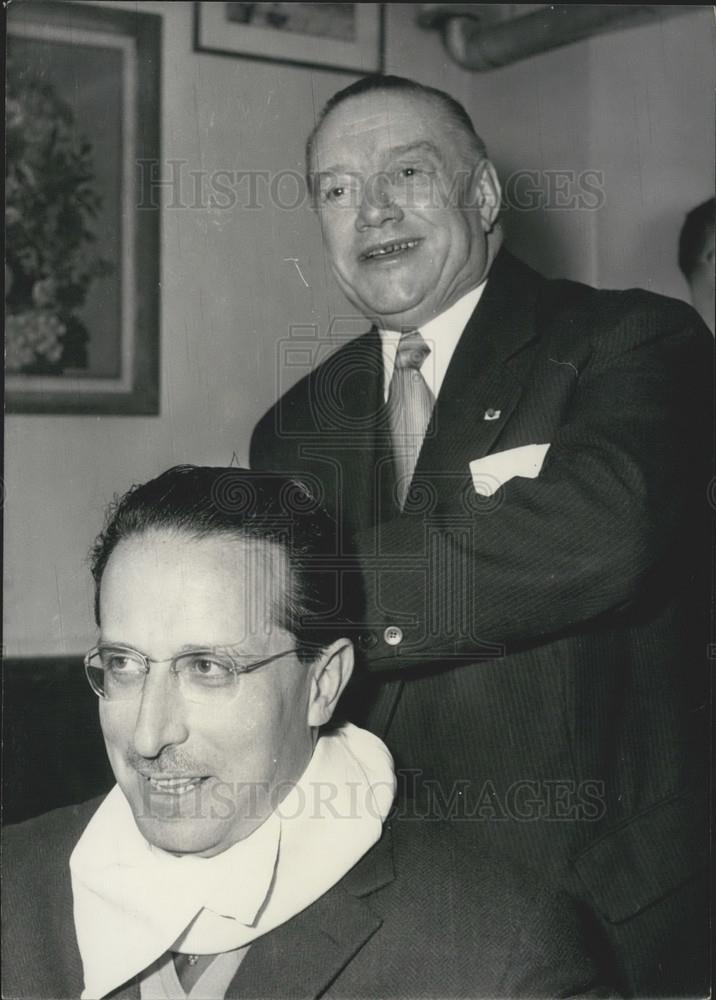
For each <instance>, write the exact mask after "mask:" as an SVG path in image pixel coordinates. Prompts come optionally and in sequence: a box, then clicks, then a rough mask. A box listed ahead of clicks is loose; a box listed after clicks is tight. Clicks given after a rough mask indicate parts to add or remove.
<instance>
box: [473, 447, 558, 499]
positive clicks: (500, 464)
mask: <svg viewBox="0 0 716 1000" xmlns="http://www.w3.org/2000/svg"><path fill="white" fill-rule="evenodd" d="M548 451H549V445H548V444H524V445H522V447H521V448H509V449H508V450H507V451H498V452H495V454H494V455H486V456H485V457H484V458H476V459H475V460H474V461H472V462H470V472H471V473H472V484H473V486H474V487H475V492H476V493H479V494H480V496H483V497H491V496H492V494H493V493H496V492H497V490H499V488H500V486H504V485H505V483H506V482H509V480H510V479H513V478H514V477H515V476H523V477H525V478H526V479H535V478H536V477H537V476H538V475H539V473H540V469H541V468H542V463H543V462H544V459H545V455H546V454H547V452H548Z"/></svg>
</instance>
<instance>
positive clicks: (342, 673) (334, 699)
mask: <svg viewBox="0 0 716 1000" xmlns="http://www.w3.org/2000/svg"><path fill="white" fill-rule="evenodd" d="M354 661H355V655H354V652H353V643H352V642H351V641H350V639H336V641H335V642H332V643H331V645H330V646H326V648H325V649H324V650H322V651H321V653H320V655H319V656H318V658H317V659H316V660H315V662H314V663H312V664H311V667H310V670H311V691H310V695H309V701H308V724H309V726H311V727H312V728H316V727H318V726H324V725H325V724H326V723H327V722H329V721H330V719H331V716H332V715H333V713H334V711H335V708H336V705H337V704H338V699H339V698H340V696H341V694H342V693H343V689H344V688H345V686H346V684H347V683H348V681H349V680H350V676H351V674H352V673H353V664H354Z"/></svg>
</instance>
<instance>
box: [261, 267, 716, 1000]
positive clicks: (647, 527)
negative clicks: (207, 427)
mask: <svg viewBox="0 0 716 1000" xmlns="http://www.w3.org/2000/svg"><path fill="white" fill-rule="evenodd" d="M284 346H286V345H284ZM306 346H310V344H309V345H305V344H300V343H298V342H297V343H295V344H294V343H290V344H288V347H291V348H292V350H293V353H291V354H290V356H289V355H288V354H287V355H286V357H287V359H288V360H287V361H286V365H287V366H289V365H290V363H293V364H294V365H295V364H296V363H297V362H296V361H295V359H296V358H299V359H300V358H301V357H302V355H301V353H300V351H299V350H298V348H300V347H306ZM328 346H330V345H329V344H327V343H325V342H320V341H318V342H316V344H315V348H316V350H315V351H314V353H318V355H319V358H320V351H318V348H320V347H328ZM305 353H306V352H305V350H304V354H305ZM279 360H280V359H279ZM292 371H293V369H290V368H289V370H288V371H287V372H286V373H284V372H283V370H282V369H281V370H280V373H281V374H282V376H283V375H285V376H286V377H290V375H291V374H292ZM712 389H713V339H712V338H711V336H710V335H709V333H708V331H707V330H706V328H705V326H703V324H702V323H701V321H700V320H699V318H698V316H697V315H696V313H695V312H694V311H693V310H692V309H691V308H690V307H689V306H687V305H685V304H684V303H682V302H677V301H675V300H673V299H667V298H664V297H662V296H657V295H652V294H650V293H647V292H643V291H639V290H631V291H598V290H595V289H593V288H589V287H587V286H585V285H580V284H577V283H575V282H570V281H561V280H546V279H544V278H543V277H541V276H540V275H538V274H537V273H535V272H534V271H533V270H531V269H530V268H528V267H527V266H525V265H524V264H522V263H521V262H520V261H518V260H516V259H515V258H514V257H512V256H511V255H510V254H509V253H507V252H506V251H504V250H503V251H501V252H500V253H499V255H498V257H497V258H496V260H495V262H494V264H493V267H492V269H491V272H490V275H489V277H488V280H487V284H486V286H485V289H484V292H483V295H482V298H481V300H480V302H479V303H478V306H477V308H476V310H475V311H474V313H473V315H472V316H471V318H470V320H469V321H468V324H467V326H466V328H465V330H464V332H463V334H462V336H461V338H460V341H459V343H458V345H457V348H456V350H455V353H454V355H453V357H452V360H451V362H450V365H449V367H448V370H447V372H446V375H445V378H444V381H443V384H442V387H441V390H440V392H439V394H438V397H437V401H436V405H435V409H434V411H433V417H432V420H431V424H430V426H429V427H428V430H427V433H426V437H425V441H424V444H423V448H422V451H421V453H420V456H419V458H418V463H417V466H416V470H415V474H414V477H413V484H412V491H411V492H412V495H410V494H409V497H408V501H407V503H406V506H405V510H404V511H403V512H402V513H401V512H400V511H399V510H398V509H397V507H396V506H395V502H394V500H393V486H394V483H393V482H392V480H391V476H392V475H393V464H392V461H391V452H390V437H389V426H390V421H389V419H388V417H387V413H386V407H385V404H384V399H383V361H382V355H381V346H380V340H379V336H378V334H377V332H376V331H375V330H372V331H370V332H368V333H366V334H364V335H363V336H361V337H358V338H356V339H354V340H352V341H350V342H348V343H344V344H343V346H341V347H340V348H339V350H337V351H336V352H335V354H333V355H332V356H331V357H329V358H328V359H327V360H325V361H322V362H321V363H320V364H318V366H317V367H316V368H315V369H314V371H313V372H312V373H311V374H309V375H307V376H306V377H304V378H302V379H301V380H300V381H299V382H297V383H296V384H295V385H294V386H293V387H291V388H289V389H288V391H287V392H285V393H284V395H283V396H282V397H281V399H280V400H279V402H278V403H277V404H276V405H275V406H274V407H272V408H271V409H270V410H269V412H268V413H267V414H266V415H265V416H264V417H263V418H262V420H261V421H260V422H259V423H258V425H257V427H256V429H255V431H254V435H253V439H252V442H251V466H252V468H256V469H274V470H280V471H282V472H284V473H286V472H295V473H297V474H298V475H299V476H301V477H302V478H303V479H304V480H305V481H306V482H307V484H308V485H309V486H312V487H313V488H314V489H315V490H316V491H317V492H318V493H319V494H320V495H321V496H322V498H323V499H324V502H325V503H326V504H327V505H328V506H330V507H333V508H334V509H335V511H336V514H337V519H338V522H339V523H340V524H341V525H342V526H343V533H344V534H343V537H341V538H340V544H341V546H342V547H343V549H342V551H346V550H347V549H348V548H350V546H351V545H353V544H355V547H356V550H357V552H358V556H359V558H360V563H361V566H362V570H363V577H364V582H365V590H366V610H365V612H364V614H363V616H362V620H363V621H364V623H365V624H364V628H363V630H362V632H361V634H360V637H359V640H360V645H361V648H362V653H363V658H364V662H365V665H366V667H367V670H368V676H369V677H370V678H374V679H375V681H376V682H377V683H376V684H375V690H373V691H372V690H371V689H370V687H367V691H366V692H364V693H363V696H364V697H363V704H362V703H360V702H359V701H358V700H356V701H355V702H354V709H353V713H352V716H350V717H352V718H353V719H354V721H358V722H361V723H362V724H364V725H366V726H367V727H368V728H371V729H373V730H374V731H375V732H376V733H378V734H379V735H380V736H382V737H383V738H384V739H385V741H386V743H387V744H388V746H389V748H390V750H391V752H392V753H393V755H394V757H395V759H396V763H397V764H398V767H399V768H402V769H406V770H407V771H408V772H411V773H410V774H408V778H407V781H408V784H410V782H412V781H413V780H414V783H415V785H416V789H417V791H416V794H418V793H421V792H422V793H423V794H424V795H425V797H426V798H427V799H429V800H431V801H429V802H428V805H427V807H428V808H430V809H432V810H433V811H434V812H435V814H436V815H443V816H444V815H445V814H446V813H447V814H453V815H455V814H456V813H458V814H459V813H462V814H466V815H468V816H470V815H472V817H473V818H474V819H476V820H478V821H477V822H473V823H471V824H469V825H470V828H471V829H472V831H473V832H474V834H475V837H476V838H477V840H478V841H479V842H481V843H484V842H486V841H492V842H494V843H496V844H498V845H499V847H500V849H501V850H504V851H505V852H506V853H508V854H510V855H511V856H512V857H514V858H515V859H516V860H517V861H519V862H520V863H524V864H528V865H531V866H534V867H535V868H536V869H537V870H539V871H540V872H541V873H543V874H544V875H545V876H546V877H547V878H549V879H550V880H551V881H552V882H553V884H559V885H562V886H564V887H567V888H568V889H569V891H570V892H572V893H574V894H576V895H580V896H581V897H582V898H583V900H584V901H585V903H586V904H587V906H588V907H589V908H590V909H591V910H592V912H593V914H594V915H595V918H596V919H598V920H599V921H600V922H601V923H602V925H603V930H604V933H605V934H606V935H607V937H608V938H609V939H611V941H612V944H613V946H614V949H615V954H617V953H618V956H619V965H620V974H621V976H622V979H621V982H622V984H623V985H622V988H623V989H628V990H635V991H637V992H641V993H642V994H643V995H655V994H656V993H661V992H662V991H664V992H666V993H667V994H668V993H672V994H673V993H678V992H679V991H680V990H681V989H686V990H687V991H688V990H689V989H693V990H694V992H698V991H699V989H700V988H701V987H700V985H699V984H702V983H703V954H704V953H703V950H702V951H701V957H700V958H697V957H696V952H694V951H692V950H690V948H687V947H686V944H685V943H684V941H683V938H686V939H687V940H688V941H691V942H695V941H696V940H697V939H698V940H701V942H702V943H703V937H704V932H705V930H706V924H705V923H704V918H703V909H701V910H699V911H698V915H696V911H695V910H694V905H695V904H694V901H693V898H692V896H693V894H694V884H695V881H698V879H699V878H702V877H703V876H699V874H698V873H699V872H700V871H703V866H704V864H705V839H706V829H707V827H706V820H705V807H704V792H703V781H702V779H701V777H700V772H701V771H702V770H703V762H704V761H705V760H706V756H707V750H706V743H705V742H704V740H703V733H704V729H705V716H706V715H707V708H706V705H707V699H706V694H705V692H706V680H705V679H706V666H707V663H706V649H707V644H708V641H709V640H708V628H707V626H706V616H705V613H704V612H705V608H706V604H707V585H706V584H705V581H706V580H707V579H708V577H707V575H706V572H705V571H704V556H705V555H707V553H708V546H709V543H708V535H707V523H708V517H709V515H710V510H709V505H708V482H709V476H710V475H711V474H712V473H711V470H710V465H711V462H712V455H713V446H712V433H713V409H712ZM529 444H549V445H550V449H549V451H548V453H547V455H546V459H545V461H544V465H543V467H542V469H541V471H540V473H539V475H538V476H537V477H536V478H533V479H531V478H525V477H522V476H518V477H516V478H513V479H511V480H510V481H509V482H507V483H506V484H505V485H504V486H503V487H502V488H501V489H499V490H497V491H496V492H495V493H493V495H492V496H489V497H488V496H484V495H479V494H478V493H476V491H475V487H474V485H473V482H472V479H471V475H470V469H469V465H470V462H471V461H473V460H475V459H480V458H484V457H485V456H488V455H491V454H493V453H497V452H503V451H506V450H509V449H513V448H518V447H521V446H524V445H529ZM396 627H397V628H399V630H400V631H399V632H397V631H396ZM355 690H356V692H357V691H359V689H357V688H356V689H355ZM364 704H367V705H368V709H367V711H363V708H364ZM409 790H410V789H409V788H408V791H409ZM685 928H686V930H684V929H685ZM677 939H679V940H680V943H679V944H677V943H676V942H677ZM682 946H683V947H682ZM694 947H696V946H695V945H694ZM697 951H698V949H697Z"/></svg>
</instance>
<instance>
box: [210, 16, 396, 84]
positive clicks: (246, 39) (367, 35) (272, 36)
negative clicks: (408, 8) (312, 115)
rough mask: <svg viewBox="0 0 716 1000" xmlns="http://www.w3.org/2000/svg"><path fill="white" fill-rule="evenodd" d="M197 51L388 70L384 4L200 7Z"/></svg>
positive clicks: (347, 69)
mask: <svg viewBox="0 0 716 1000" xmlns="http://www.w3.org/2000/svg"><path fill="white" fill-rule="evenodd" d="M194 10H195V23H194V47H195V49H197V51H200V52H217V53H222V54H224V55H234V56H243V57H245V58H247V59H263V60H269V61H271V62H283V63H293V64H295V65H299V66H313V67H314V68H318V69H330V70H334V71H335V70H338V71H339V72H345V73H355V74H363V73H382V72H383V37H384V28H383V4H378V3H216V2H213V0H204V2H200V3H195V4H194Z"/></svg>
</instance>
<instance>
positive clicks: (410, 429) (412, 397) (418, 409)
mask: <svg viewBox="0 0 716 1000" xmlns="http://www.w3.org/2000/svg"><path fill="white" fill-rule="evenodd" d="M428 354H430V348H429V347H428V345H427V344H426V343H425V341H424V340H423V338H422V336H421V334H420V331H419V330H411V331H410V332H409V333H404V334H403V335H402V337H401V338H400V343H399V344H398V353H397V354H396V356H395V369H394V371H393V377H392V379H391V381H390V389H389V391H388V412H389V414H390V431H391V436H392V441H393V456H394V460H395V473H396V492H397V498H398V505H399V507H400V509H401V510H402V509H403V507H404V506H405V499H406V497H407V495H408V489H409V487H410V481H411V479H412V478H413V473H414V472H415V466H416V464H417V461H418V455H419V454H420V448H421V447H422V444H423V438H424V437H425V432H426V430H427V429H428V424H429V423H430V415H431V413H432V411H433V406H434V405H435V397H434V396H433V394H432V392H431V391H430V388H429V386H428V384H427V382H426V381H425V379H424V378H423V376H422V373H421V371H420V367H421V365H422V364H423V362H424V361H425V359H426V358H427V356H428Z"/></svg>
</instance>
